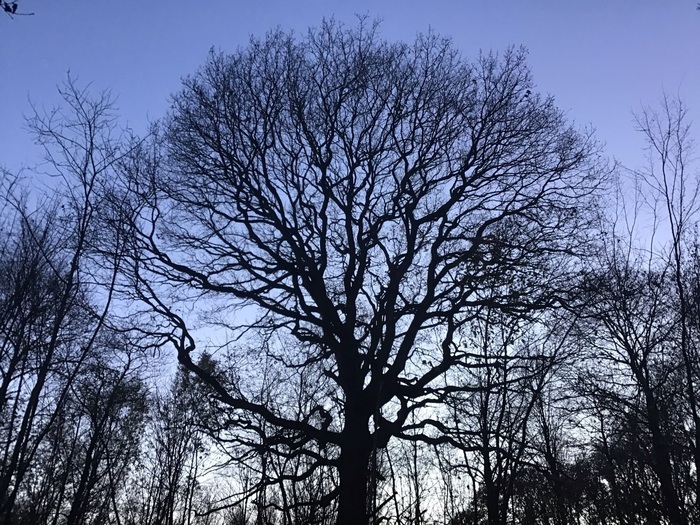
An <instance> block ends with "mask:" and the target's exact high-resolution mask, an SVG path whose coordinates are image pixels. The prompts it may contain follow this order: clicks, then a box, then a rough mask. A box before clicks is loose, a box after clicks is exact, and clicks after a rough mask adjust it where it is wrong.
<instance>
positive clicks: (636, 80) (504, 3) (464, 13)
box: [0, 0, 700, 171]
mask: <svg viewBox="0 0 700 525" xmlns="http://www.w3.org/2000/svg"><path fill="white" fill-rule="evenodd" d="M696 4H697V2H696V1H694V0H634V1H633V0H556V1H555V0H492V1H486V0H463V1H456V0H454V1H447V0H431V1H425V0H423V1H413V0H404V1H398V0H391V1H389V0H373V1H366V0H362V1H355V2H349V1H348V2H340V1H334V0H325V1H320V0H298V1H291V0H287V1H283V0H259V1H257V2H256V1H255V0H248V1H245V2H243V1H237V0H198V1H194V0H192V1H187V2H185V1H182V0H168V1H164V0H141V1H139V2H136V1H133V0H121V1H116V0H62V1H53V2H49V1H47V0H19V7H20V9H19V10H20V11H25V12H26V11H33V12H35V13H36V14H35V15H34V16H24V17H16V18H15V19H14V20H12V19H10V18H9V17H7V16H4V13H0V14H2V15H3V16H1V17H0V36H1V37H2V43H3V47H2V52H1V53H0V165H2V166H5V167H6V168H8V169H10V170H12V171H17V170H18V169H19V168H20V167H21V166H28V165H31V164H33V163H34V162H35V161H36V160H37V154H38V150H37V149H36V148H35V147H34V146H32V143H31V139H30V138H29V137H28V135H27V134H26V132H25V131H23V129H22V127H23V114H27V113H29V111H30V107H29V103H28V98H31V100H32V101H33V102H35V103H36V104H39V105H45V106H51V105H54V104H56V103H57V102H58V96H57V93H56V85H57V84H59V83H61V82H62V81H63V80H64V79H65V77H66V72H67V71H68V70H70V71H71V73H72V74H73V75H74V76H77V77H78V78H79V79H80V81H81V82H82V83H87V82H92V85H93V87H94V89H95V90H101V89H105V88H109V89H111V90H112V92H113V93H114V94H115V95H118V97H119V102H118V106H119V109H120V113H121V115H122V116H123V119H124V122H125V123H126V122H128V123H129V125H130V126H132V127H133V128H134V129H136V130H137V131H143V130H144V129H145V125H146V122H147V120H148V119H156V118H158V117H160V116H162V115H163V113H164V112H165V111H166V109H167V107H168V99H169V95H170V94H171V93H173V92H174V91H176V90H177V89H178V86H179V82H180V78H181V77H182V76H184V75H187V74H189V73H192V72H194V71H195V70H196V69H197V67H198V66H199V65H201V64H202V63H203V61H204V60H205V58H206V55H207V52H208V50H209V49H210V48H211V47H212V46H213V47H215V48H218V49H221V50H224V51H226V50H234V49H235V48H236V47H239V46H242V45H245V44H246V42H247V41H248V38H249V35H251V34H254V35H263V34H264V33H265V32H266V31H267V30H269V29H271V28H273V27H275V26H281V27H282V28H285V29H294V30H295V31H296V32H304V31H305V30H306V28H307V27H309V26H311V25H318V23H319V22H320V21H321V19H322V18H323V17H331V16H334V17H335V18H336V19H338V20H341V21H343V22H346V23H347V24H354V23H355V20H356V18H355V14H366V15H369V16H370V17H371V18H380V19H382V20H383V23H382V26H381V32H382V35H383V36H384V37H385V38H386V39H388V40H408V41H410V40H412V39H413V38H414V37H415V35H416V34H417V33H419V32H424V31H426V30H428V29H429V28H433V29H434V30H435V31H436V32H438V33H440V34H442V35H445V36H450V37H452V38H453V40H454V42H455V44H456V45H457V47H458V48H459V49H460V50H461V51H462V52H463V53H464V55H465V56H467V57H469V56H474V57H475V56H476V55H477V54H478V52H479V50H480V49H482V50H495V51H498V50H503V49H505V48H506V47H508V46H509V45H518V46H519V45H524V46H525V47H527V48H528V49H529V51H530V60H529V63H530V66H531V68H532V70H533V74H534V79H535V82H536V84H537V86H538V88H539V90H540V91H542V92H546V93H551V94H552V95H554V96H555V99H556V101H557V103H558V105H559V107H561V108H562V109H564V110H565V111H566V112H567V113H568V115H569V117H570V119H572V120H575V121H576V122H577V123H578V124H580V125H587V124H590V125H592V126H594V127H595V128H596V130H597V136H598V138H599V139H600V140H601V141H604V142H605V143H606V144H607V149H606V152H607V154H609V155H611V156H615V157H617V158H619V159H621V160H622V161H624V162H625V163H626V164H629V165H635V164H636V165H641V164H642V162H643V156H642V153H641V149H640V148H641V146H642V142H641V137H639V136H638V135H637V134H636V133H635V132H634V123H633V119H632V110H633V109H638V108H639V107H640V106H641V104H651V105H653V104H655V103H656V102H657V101H658V100H659V98H660V97H661V94H662V92H663V90H666V91H667V92H668V93H670V94H676V93H679V94H680V95H681V96H682V97H683V99H684V100H685V101H686V103H687V104H688V106H690V108H691V110H694V111H693V112H694V114H695V115H700V11H696V9H695V6H696ZM697 129H698V130H700V122H698V125H697ZM698 135H700V132H696V136H698Z"/></svg>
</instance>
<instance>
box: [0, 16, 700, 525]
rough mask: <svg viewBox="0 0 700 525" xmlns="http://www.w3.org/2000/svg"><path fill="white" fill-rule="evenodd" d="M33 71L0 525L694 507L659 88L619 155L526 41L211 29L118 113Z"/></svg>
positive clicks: (688, 387)
mask: <svg viewBox="0 0 700 525" xmlns="http://www.w3.org/2000/svg"><path fill="white" fill-rule="evenodd" d="M60 93H61V96H62V101H63V102H62V106H61V107H58V108H55V109H52V110H44V109H41V108H40V107H38V106H37V107H35V109H34V112H33V114H32V115H31V116H30V117H29V118H28V120H27V125H28V128H29V130H30V133H32V135H33V137H34V139H35V141H36V142H37V144H40V145H41V147H42V148H43V151H44V153H45V159H44V162H43V164H42V168H41V169H37V170H36V172H35V173H31V174H27V173H24V174H18V173H11V172H9V171H8V170H6V169H3V170H2V172H1V173H0V175H1V179H0V184H1V195H0V210H1V211H0V231H1V232H2V233H1V235H0V268H1V271H0V305H1V306H0V523H3V524H8V525H10V524H11V525H30V524H31V525H34V524H51V525H62V524H66V525H103V524H104V525H333V524H338V525H369V524H372V525H375V524H380V523H386V524H396V525H437V524H444V525H570V524H576V525H662V524H664V525H665V524H668V525H691V524H693V523H700V506H699V505H698V502H699V499H700V475H699V473H698V468H699V467H700V237H699V233H698V229H697V225H698V219H699V218H700V215H698V213H699V212H700V210H699V209H698V208H699V206H700V195H699V194H698V192H699V189H700V185H699V184H700V181H699V180H698V173H699V172H698V168H697V150H695V149H694V146H695V139H694V136H695V135H694V129H693V128H692V125H691V120H690V117H689V110H688V108H687V107H686V106H685V104H684V102H683V100H682V99H680V98H679V97H673V96H670V95H665V94H660V95H661V96H660V102H659V103H655V104H652V105H649V106H645V107H643V108H642V109H641V110H639V111H638V112H637V113H636V114H635V123H634V125H635V126H636V127H637V130H638V132H639V134H638V136H639V151H640V155H641V156H643V158H644V159H645V164H644V165H645V168H644V169H641V170H640V169H631V168H628V167H626V166H623V165H620V164H619V163H616V162H613V161H611V160H610V159H609V156H610V155H611V152H610V151H609V150H607V148H606V147H604V146H603V144H602V142H601V140H602V139H605V137H596V136H595V134H594V132H593V131H592V130H590V129H587V128H581V127H578V126H575V125H573V124H572V123H570V122H568V120H567V117H566V114H565V113H564V112H563V111H561V110H560V109H559V108H558V107H557V106H556V104H555V102H554V100H553V98H552V97H550V96H545V95H542V94H540V93H539V92H538V91H537V89H536V87H535V85H534V82H533V79H532V75H531V73H530V70H529V68H528V65H527V61H526V52H525V51H524V50H522V49H518V48H512V49H509V50H507V51H504V52H501V53H482V54H481V55H479V56H478V57H477V58H476V59H473V60H467V59H466V58H465V57H464V55H463V54H462V52H461V51H460V50H458V49H456V48H455V46H454V45H453V44H452V43H451V41H450V40H449V39H446V38H443V37H441V36H439V35H436V34H433V33H427V34H423V35H420V36H418V37H417V38H416V39H415V41H413V42H410V43H404V42H387V41H385V40H383V39H382V37H381V35H380V32H379V29H378V25H377V24H373V23H370V22H368V21H366V20H361V21H360V23H359V24H358V25H356V26H354V27H345V26H343V25H342V24H339V23H337V22H334V21H333V20H330V21H326V22H324V23H323V24H322V25H320V26H318V27H316V28H312V29H310V30H309V32H308V33H307V34H304V35H301V36H300V35H295V34H292V33H288V32H285V31H283V30H281V29H279V30H274V31H272V32H270V33H269V34H268V35H267V36H265V37H263V38H259V39H251V41H250V43H249V45H248V46H247V47H244V48H241V49H239V50H238V51H235V52H233V53H223V52H217V51H212V52H211V53H210V55H209V57H208V59H207V61H206V62H205V63H204V64H203V65H202V66H201V68H200V69H199V70H198V71H196V72H194V73H192V74H191V75H190V76H187V77H185V78H184V80H183V83H182V87H181V90H180V91H179V92H178V93H175V94H174V95H173V97H172V104H171V108H170V110H169V111H168V113H167V114H166V115H165V116H163V117H162V118H161V119H159V120H158V121H156V122H154V123H153V124H152V126H151V128H150V129H149V130H148V132H147V133H145V134H143V135H137V134H135V133H134V132H133V131H131V130H130V129H129V128H128V127H125V126H123V124H122V123H121V121H120V118H119V114H118V112H117V110H116V104H115V100H114V97H113V96H112V95H111V94H110V93H109V92H96V91H95V90H93V89H92V88H90V87H89V86H85V85H84V84H82V83H80V82H78V81H76V80H75V79H74V78H72V77H70V76H69V77H68V78H67V80H66V81H65V83H64V84H62V86H61V87H60ZM612 153H614V152H612ZM37 180H42V181H43V182H42V183H41V184H37V183H36V181H37Z"/></svg>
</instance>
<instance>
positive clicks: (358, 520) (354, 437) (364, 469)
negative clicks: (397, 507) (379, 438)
mask: <svg viewBox="0 0 700 525" xmlns="http://www.w3.org/2000/svg"><path fill="white" fill-rule="evenodd" d="M358 405H360V403H351V402H348V403H347V404H346V414H345V428H344V430H343V442H342V446H341V450H340V459H339V463H338V474H339V477H340V487H339V493H338V521H337V525H367V524H368V523H369V516H368V514H367V496H368V491H367V487H368V485H369V462H370V457H371V455H372V439H371V435H370V433H369V429H368V423H369V416H366V417H365V414H363V410H362V409H361V408H360V406H358Z"/></svg>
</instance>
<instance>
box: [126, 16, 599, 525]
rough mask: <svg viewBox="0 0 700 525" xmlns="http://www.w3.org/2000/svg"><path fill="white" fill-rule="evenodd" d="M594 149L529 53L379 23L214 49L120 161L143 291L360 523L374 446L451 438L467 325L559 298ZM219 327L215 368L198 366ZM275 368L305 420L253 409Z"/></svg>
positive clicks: (170, 335) (239, 407) (178, 340)
mask: <svg viewBox="0 0 700 525" xmlns="http://www.w3.org/2000/svg"><path fill="white" fill-rule="evenodd" d="M596 148H597V147H596V144H595V143H594V142H593V141H592V139H591V137H590V136H589V135H588V134H581V133H580V132H578V131H576V130H575V129H573V128H572V127H570V126H568V125H567V123H566V122H565V119H564V117H563V114H562V113H561V112H560V111H559V110H558V109H556V107H555V106H554V104H553V101H552V100H551V99H550V98H544V97H542V96H540V95H538V94H537V93H535V92H534V88H533V84H532V81H531V78H530V73H529V71H528V69H527V67H526V65H525V53H524V52H523V51H517V50H511V51H508V52H506V53H504V54H503V55H502V56H500V57H499V56H496V55H486V56H481V57H480V58H479V59H478V60H476V61H475V62H468V61H467V60H465V59H464V58H462V57H461V56H460V55H459V53H458V52H457V51H456V50H455V49H454V48H453V46H452V45H451V43H450V42H449V41H447V40H444V39H441V38H439V37H437V36H435V35H432V34H429V35H424V36H420V37H418V38H417V40H416V41H415V42H414V43H413V44H389V43H386V42H384V41H382V40H381V39H380V38H379V37H378V35H377V32H376V26H375V25H368V24H367V23H366V22H364V21H363V22H361V23H360V24H359V26H358V27H356V28H352V29H344V28H343V27H340V26H339V24H337V23H335V22H327V23H324V24H323V26H322V27H321V28H319V29H312V30H310V31H309V33H308V35H307V36H306V37H304V38H300V39H297V38H295V37H294V36H293V35H290V34H285V33H283V32H281V31H275V32H273V33H271V34H270V35H269V36H268V37H267V38H265V39H264V40H252V41H251V43H250V45H249V46H248V47H247V48H246V49H242V50H240V51H238V52H236V53H234V54H233V55H224V54H212V55H211V56H210V58H209V60H208V61H207V63H206V64H205V65H204V66H203V67H202V69H201V70H200V71H199V72H198V73H197V74H195V75H193V76H191V77H189V78H188V79H186V80H185V82H184V88H183V90H182V91H181V92H180V93H179V94H177V95H176V96H175V97H174V105H173V110H172V113H171V114H170V116H169V117H168V118H167V119H166V120H165V122H164V124H163V133H162V134H161V135H159V136H157V138H156V139H155V140H154V143H153V144H152V145H151V149H150V150H149V149H148V148H146V147H145V146H142V148H141V152H142V155H141V157H140V159H136V160H134V161H133V162H132V164H131V165H130V166H128V170H127V177H125V180H124V185H125V190H126V191H125V193H123V194H119V195H116V198H115V203H118V204H120V205H121V206H122V207H123V209H124V211H123V213H124V217H123V220H124V221H125V223H124V224H126V225H127V226H128V227H130V228H132V234H133V235H134V244H133V249H132V252H131V256H132V260H131V262H132V263H133V264H132V272H131V278H132V280H133V284H134V285H135V288H134V289H133V290H134V292H135V293H136V294H137V295H138V297H139V298H140V299H141V300H142V301H144V302H145V303H146V304H147V305H148V306H149V308H150V311H151V312H152V315H153V316H154V322H157V323H158V324H157V325H156V326H159V327H160V328H159V329H156V330H154V331H153V332H152V334H151V335H153V336H162V338H163V340H164V341H169V342H170V343H172V344H173V345H174V346H175V347H176V349H177V352H178V357H179V360H180V362H181V363H182V364H183V365H184V366H185V367H186V368H188V369H189V370H191V371H192V372H194V373H195V374H197V376H199V377H200V378H201V380H202V381H204V382H205V383H207V384H209V385H210V386H211V388H212V392H213V395H214V396H216V398H217V399H218V400H219V402H221V403H223V404H225V405H226V406H228V408H229V410H230V413H231V423H232V424H233V423H235V422H238V424H239V425H241V426H242V427H244V428H245V427H246V426H250V425H251V424H252V423H253V422H254V421H256V419H255V418H262V420H264V421H265V425H266V428H265V430H263V429H262V427H261V426H258V427H257V428H255V429H251V431H255V432H259V433H261V434H265V439H267V440H270V442H272V443H277V444H278V449H277V450H278V453H281V454H286V455H305V456H306V457H308V458H311V459H314V460H315V461H313V462H310V463H309V466H308V470H307V471H306V472H299V473H297V474H296V479H299V480H302V479H304V478H305V477H308V476H311V475H313V474H314V471H315V470H316V469H317V468H319V466H320V465H323V464H327V465H330V466H332V467H333V468H335V469H337V472H338V476H339V485H338V487H337V491H334V492H332V493H329V494H326V497H327V498H328V499H329V500H331V499H333V498H335V497H336V496H337V498H338V518H337V519H338V523H340V524H343V525H347V524H353V525H356V524H363V523H367V521H368V513H367V503H368V481H369V477H370V468H369V465H370V460H371V457H372V453H373V450H377V449H382V448H384V447H386V446H387V443H388V442H389V440H390V439H392V438H402V437H408V436H409V435H410V437H411V439H417V438H420V439H423V440H426V441H428V442H440V440H441V439H442V437H441V435H442V430H443V429H444V428H445V427H446V426H447V425H449V421H438V420H437V419H435V418H429V417H426V416H425V414H427V413H429V411H430V409H431V407H435V406H439V405H440V404H441V403H442V402H443V400H444V399H445V396H446V395H447V394H448V393H450V392H452V391H454V390H455V389H457V388H459V387H458V386H456V385H452V384H450V383H449V381H447V380H446V378H447V377H448V376H447V375H446V373H447V372H448V371H449V370H451V369H454V368H456V367H463V366H464V367H469V366H472V360H471V357H470V355H469V352H468V351H466V350H465V348H464V346H463V345H461V344H460V341H459V339H458V338H457V334H459V330H460V329H461V328H462V327H463V326H464V325H465V324H466V323H468V322H469V321H470V320H471V319H472V318H474V316H475V315H476V312H477V311H479V309H482V308H491V309H495V310H502V311H508V312H527V311H531V310H536V309H543V308H547V307H550V306H552V305H555V304H557V303H558V302H559V301H560V300H561V299H562V297H563V295H564V294H565V290H566V288H567V284H568V283H567V279H568V276H569V273H570V272H572V271H575V270H576V268H575V267H576V263H575V260H574V259H575V255H576V254H577V253H578V252H579V250H580V248H581V246H582V243H584V242H585V239H586V235H587V233H588V232H589V229H590V226H591V221H590V214H589V212H590V209H591V206H592V204H593V202H594V199H593V196H594V194H595V192H596V189H597V188H598V187H599V185H600V183H601V170H600V169H599V166H598V165H597V157H596ZM204 301H207V304H208V305H209V308H208V309H207V308H204V306H203V303H204ZM200 306H201V307H202V309H201V310H200V312H204V317H198V316H197V314H196V312H197V309H198V308H199V307H200ZM234 314H235V315H234ZM197 319H199V321H197ZM206 320H211V321H213V325H214V326H217V327H218V331H217V332H214V334H215V335H210V337H211V338H213V339H217V337H221V338H222V339H223V341H219V345H220V347H219V350H218V352H215V351H214V350H212V354H213V355H214V357H215V358H217V359H218V361H219V363H220V364H221V365H222V366H221V368H220V369H221V373H220V374H215V373H212V372H211V371H209V370H207V369H205V368H203V367H202V366H200V365H199V364H198V362H197V358H196V355H197V354H196V349H197V346H198V345H199V346H200V347H201V346H202V345H203V343H201V342H199V336H198V332H197V331H196V330H195V327H196V326H197V325H196V324H194V323H197V322H201V321H206ZM200 326H201V324H200ZM210 350H211V349H210ZM261 356H267V358H268V359H270V360H272V361H274V363H275V374H276V375H275V377H274V381H275V383H276V384H278V385H284V384H290V382H295V381H298V378H299V374H301V373H306V374H310V373H313V374H314V380H313V384H314V385H315V388H314V390H313V391H311V392H309V393H308V394H307V397H306V400H305V403H304V405H303V407H302V409H301V410H299V404H298V403H297V402H292V400H291V399H288V398H287V397H285V396H284V395H281V396H279V397H277V398H276V399H275V400H274V401H275V402H274V403H270V400H269V399H266V398H261V397H256V392H260V391H261V390H260V388H259V382H260V381H261V380H262V379H261V378H260V377H259V376H258V375H257V373H256V366H257V364H258V363H259V362H260V358H261ZM267 380H270V378H269V377H268V379H267ZM283 391H284V389H282V392H283ZM413 414H416V416H417V417H416V423H415V424H412V425H410V427H411V428H410V429H409V430H406V431H405V429H406V428H407V421H411V419H410V418H411V417H412V415H413ZM319 448H323V449H324V450H325V451H326V452H325V453H324V454H319V453H318V450H319Z"/></svg>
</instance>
